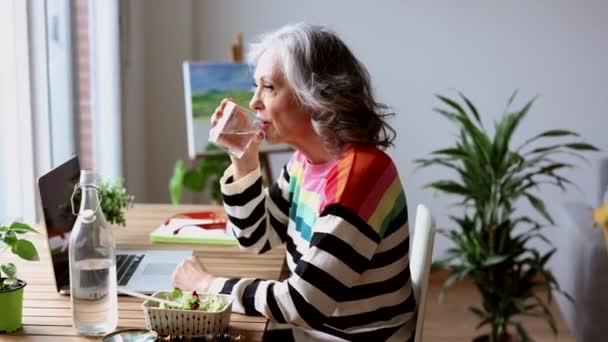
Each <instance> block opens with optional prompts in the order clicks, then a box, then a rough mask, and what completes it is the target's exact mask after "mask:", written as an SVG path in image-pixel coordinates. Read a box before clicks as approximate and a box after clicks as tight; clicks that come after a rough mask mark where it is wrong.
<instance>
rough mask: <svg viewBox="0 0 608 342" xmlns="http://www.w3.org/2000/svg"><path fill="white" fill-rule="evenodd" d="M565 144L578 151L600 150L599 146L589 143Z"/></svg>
mask: <svg viewBox="0 0 608 342" xmlns="http://www.w3.org/2000/svg"><path fill="white" fill-rule="evenodd" d="M564 146H566V147H568V148H570V149H573V150H577V151H599V149H598V148H597V147H595V146H593V145H591V144H587V143H570V144H566V145H564Z"/></svg>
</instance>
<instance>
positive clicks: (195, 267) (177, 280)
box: [171, 256, 215, 292]
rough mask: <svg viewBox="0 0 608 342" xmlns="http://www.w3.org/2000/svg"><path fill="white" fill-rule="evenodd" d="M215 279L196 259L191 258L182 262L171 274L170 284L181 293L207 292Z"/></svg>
mask: <svg viewBox="0 0 608 342" xmlns="http://www.w3.org/2000/svg"><path fill="white" fill-rule="evenodd" d="M214 279H215V276H213V275H212V274H211V273H209V272H207V269H206V268H205V266H204V265H203V263H201V262H200V261H199V260H198V258H197V257H195V256H191V257H189V258H186V259H184V260H182V262H180V263H179V265H177V268H176V269H175V271H174V272H173V277H172V279H171V283H172V284H173V287H174V288H178V289H180V290H182V291H195V290H196V291H200V292H207V291H208V290H209V286H211V282H212V281H213V280H214Z"/></svg>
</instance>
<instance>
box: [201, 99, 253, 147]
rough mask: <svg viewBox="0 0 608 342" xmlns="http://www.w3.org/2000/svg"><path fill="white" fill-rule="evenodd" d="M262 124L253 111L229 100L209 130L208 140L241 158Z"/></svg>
mask: <svg viewBox="0 0 608 342" xmlns="http://www.w3.org/2000/svg"><path fill="white" fill-rule="evenodd" d="M262 126H263V122H262V121H261V120H259V119H258V118H256V117H255V115H254V114H253V113H251V112H249V111H247V110H245V109H243V108H242V107H240V106H238V105H237V104H236V103H234V102H231V101H229V102H227V103H226V105H225V106H224V110H223V111H222V115H221V116H220V117H219V118H218V121H217V123H216V125H215V126H214V127H212V128H211V130H210V131H209V142H211V143H213V144H215V145H217V146H219V147H221V148H223V149H224V150H226V152H228V153H230V154H231V155H233V156H235V157H236V158H241V157H242V156H243V154H244V153H245V151H247V149H248V148H249V145H250V144H251V142H252V141H253V139H254V138H255V135H256V134H257V132H258V131H259V130H260V129H262Z"/></svg>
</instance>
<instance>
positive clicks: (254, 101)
mask: <svg viewBox="0 0 608 342" xmlns="http://www.w3.org/2000/svg"><path fill="white" fill-rule="evenodd" d="M249 108H250V109H251V110H253V111H258V110H262V109H263V108H264V104H263V103H262V101H261V100H260V97H259V93H258V91H257V90H256V91H255V92H254V93H253V97H252V98H251V100H250V101H249Z"/></svg>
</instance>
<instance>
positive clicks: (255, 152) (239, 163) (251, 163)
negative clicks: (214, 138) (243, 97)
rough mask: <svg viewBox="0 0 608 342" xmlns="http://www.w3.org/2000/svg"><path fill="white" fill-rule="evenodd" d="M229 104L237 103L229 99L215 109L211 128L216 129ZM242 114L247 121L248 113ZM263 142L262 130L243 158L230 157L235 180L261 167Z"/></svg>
mask: <svg viewBox="0 0 608 342" xmlns="http://www.w3.org/2000/svg"><path fill="white" fill-rule="evenodd" d="M228 102H235V101H234V100H233V99H229V98H227V99H223V100H222V102H221V103H220V105H219V107H217V108H216V109H215V112H214V113H213V115H212V116H211V127H215V125H216V124H217V122H218V120H219V119H220V118H221V117H222V114H223V112H224V108H225V107H226V104H227V103H228ZM238 108H239V107H238V106H237V109H238ZM240 114H241V115H242V116H243V117H244V118H245V120H247V118H246V116H247V115H248V114H246V113H240ZM263 140H264V132H263V131H262V130H259V131H258V132H257V134H256V136H255V137H254V139H253V140H252V141H251V143H250V144H249V147H248V148H247V150H245V153H244V154H243V155H242V156H241V158H236V157H234V156H233V155H230V159H231V161H232V165H233V168H234V180H237V179H239V178H242V177H244V176H246V175H247V174H248V173H250V172H251V171H253V170H256V169H257V168H259V167H260V156H259V152H260V145H261V144H262V141H263ZM225 143H227V142H225Z"/></svg>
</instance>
